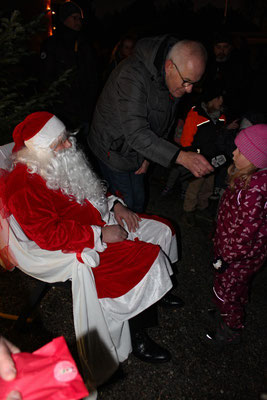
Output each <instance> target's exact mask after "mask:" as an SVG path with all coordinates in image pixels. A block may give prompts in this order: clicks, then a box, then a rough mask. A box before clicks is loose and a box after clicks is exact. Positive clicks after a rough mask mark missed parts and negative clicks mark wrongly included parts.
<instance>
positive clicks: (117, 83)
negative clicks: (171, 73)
mask: <svg viewBox="0 0 267 400" xmlns="http://www.w3.org/2000/svg"><path fill="white" fill-rule="evenodd" d="M175 42H177V39H176V40H175V39H173V38H171V37H168V36H162V37H155V38H146V39H142V40H140V41H139V42H138V43H137V45H136V48H135V51H134V53H133V55H131V56H129V57H128V58H127V59H126V60H124V61H122V62H121V63H120V64H119V65H118V67H117V68H115V70H113V71H112V73H111V75H110V77H109V79H108V81H107V83H106V85H105V87H104V89H103V91H102V93H101V95H100V97H99V99H98V102H97V105H96V109H95V113H94V118H93V122H92V126H91V131H90V134H89V138H88V144H89V146H90V148H91V150H92V151H93V153H94V154H95V155H96V156H97V157H98V158H99V159H100V160H102V161H103V162H104V163H106V164H107V165H108V166H109V167H110V168H112V169H114V170H119V171H135V170H137V169H138V168H139V167H140V166H141V164H142V163H143V161H144V159H148V160H151V161H154V162H157V163H159V164H161V165H163V166H165V167H168V166H169V165H170V163H171V161H173V159H175V157H176V156H177V155H178V152H179V149H178V148H177V146H176V145H174V144H172V143H170V142H169V141H168V140H166V138H167V137H168V135H169V133H170V131H171V129H172V126H173V122H174V120H175V116H176V113H177V105H178V99H174V98H172V97H171V96H170V93H169V91H168V88H167V86H166V84H165V59H166V55H167V52H168V50H169V48H170V47H171V46H172V45H173V44H174V43H175Z"/></svg>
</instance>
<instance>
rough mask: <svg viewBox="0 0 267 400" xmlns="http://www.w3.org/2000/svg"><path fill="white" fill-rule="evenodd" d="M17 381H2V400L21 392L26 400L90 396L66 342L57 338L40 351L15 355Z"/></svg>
mask: <svg viewBox="0 0 267 400" xmlns="http://www.w3.org/2000/svg"><path fill="white" fill-rule="evenodd" d="M12 358H13V359H14V362H15V365H16V369H17V377H16V378H15V379H14V380H13V381H9V382H7V381H4V380H3V379H1V378H0V399H6V398H7V395H8V393H10V392H11V391H12V390H17V391H19V392H20V393H21V395H22V398H23V400H48V399H49V400H59V399H60V400H78V399H81V398H83V397H85V396H88V390H87V389H86V387H85V385H84V383H83V380H82V378H81V376H80V374H79V371H78V369H77V367H76V364H75V361H74V360H73V358H72V356H71V354H70V352H69V349H68V347H67V344H66V341H65V339H64V338H63V337H59V338H56V339H54V340H52V342H50V343H48V344H46V345H45V346H43V347H42V348H40V349H39V350H37V351H35V352H33V353H32V354H30V353H17V354H13V355H12Z"/></svg>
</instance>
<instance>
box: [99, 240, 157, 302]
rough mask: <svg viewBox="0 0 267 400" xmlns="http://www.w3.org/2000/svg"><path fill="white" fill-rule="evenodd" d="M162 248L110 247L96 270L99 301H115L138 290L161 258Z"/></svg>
mask: <svg viewBox="0 0 267 400" xmlns="http://www.w3.org/2000/svg"><path fill="white" fill-rule="evenodd" d="M159 251H160V247H159V246H157V245H154V244H151V243H145V242H142V241H134V242H132V241H130V240H124V241H123V242H118V243H108V247H107V249H106V250H105V251H104V252H103V253H100V254H99V255H100V265H99V266H98V267H97V268H93V269H92V271H93V274H94V277H95V283H96V289H97V296H98V298H104V297H109V298H115V297H120V296H122V295H123V294H125V293H127V292H128V291H129V290H131V289H132V288H133V287H134V286H136V285H137V284H138V283H139V282H140V281H141V279H142V278H143V277H144V276H145V275H146V273H147V272H148V271H149V269H150V267H151V265H152V264H153V262H154V261H155V259H156V258H157V256H158V254H159Z"/></svg>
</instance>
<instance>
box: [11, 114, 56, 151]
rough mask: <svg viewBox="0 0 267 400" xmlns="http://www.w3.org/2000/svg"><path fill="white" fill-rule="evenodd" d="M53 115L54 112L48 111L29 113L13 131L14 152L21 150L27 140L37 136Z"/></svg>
mask: <svg viewBox="0 0 267 400" xmlns="http://www.w3.org/2000/svg"><path fill="white" fill-rule="evenodd" d="M53 116H54V115H53V114H51V113H49V112H46V111H39V112H35V113H32V114H30V115H28V116H27V117H26V118H25V119H24V121H22V122H21V123H20V124H18V125H17V126H16V128H15V129H14V131H13V140H14V142H15V146H14V148H13V150H12V152H13V153H14V152H16V151H18V150H20V149H21V148H22V147H23V146H24V142H25V140H29V139H31V138H32V137H33V136H35V135H36V134H37V133H38V132H39V131H40V130H41V129H42V128H43V127H44V125H45V124H46V123H47V122H48V121H49V120H50V119H51V118H52V117H53Z"/></svg>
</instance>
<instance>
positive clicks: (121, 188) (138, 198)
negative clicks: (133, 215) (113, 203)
mask: <svg viewBox="0 0 267 400" xmlns="http://www.w3.org/2000/svg"><path fill="white" fill-rule="evenodd" d="M97 161H98V164H99V168H100V171H101V173H102V176H103V178H104V179H105V180H106V181H107V182H108V184H109V186H108V190H109V192H110V193H112V194H115V195H116V196H118V197H122V199H123V201H124V202H125V204H126V205H127V207H128V208H129V209H130V210H132V211H134V212H143V211H144V206H145V185H144V179H145V174H140V175H136V174H135V173H134V171H122V172H119V171H114V170H113V169H111V168H109V167H108V166H107V165H106V164H105V163H103V162H102V161H101V160H99V159H98V160H97Z"/></svg>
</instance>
